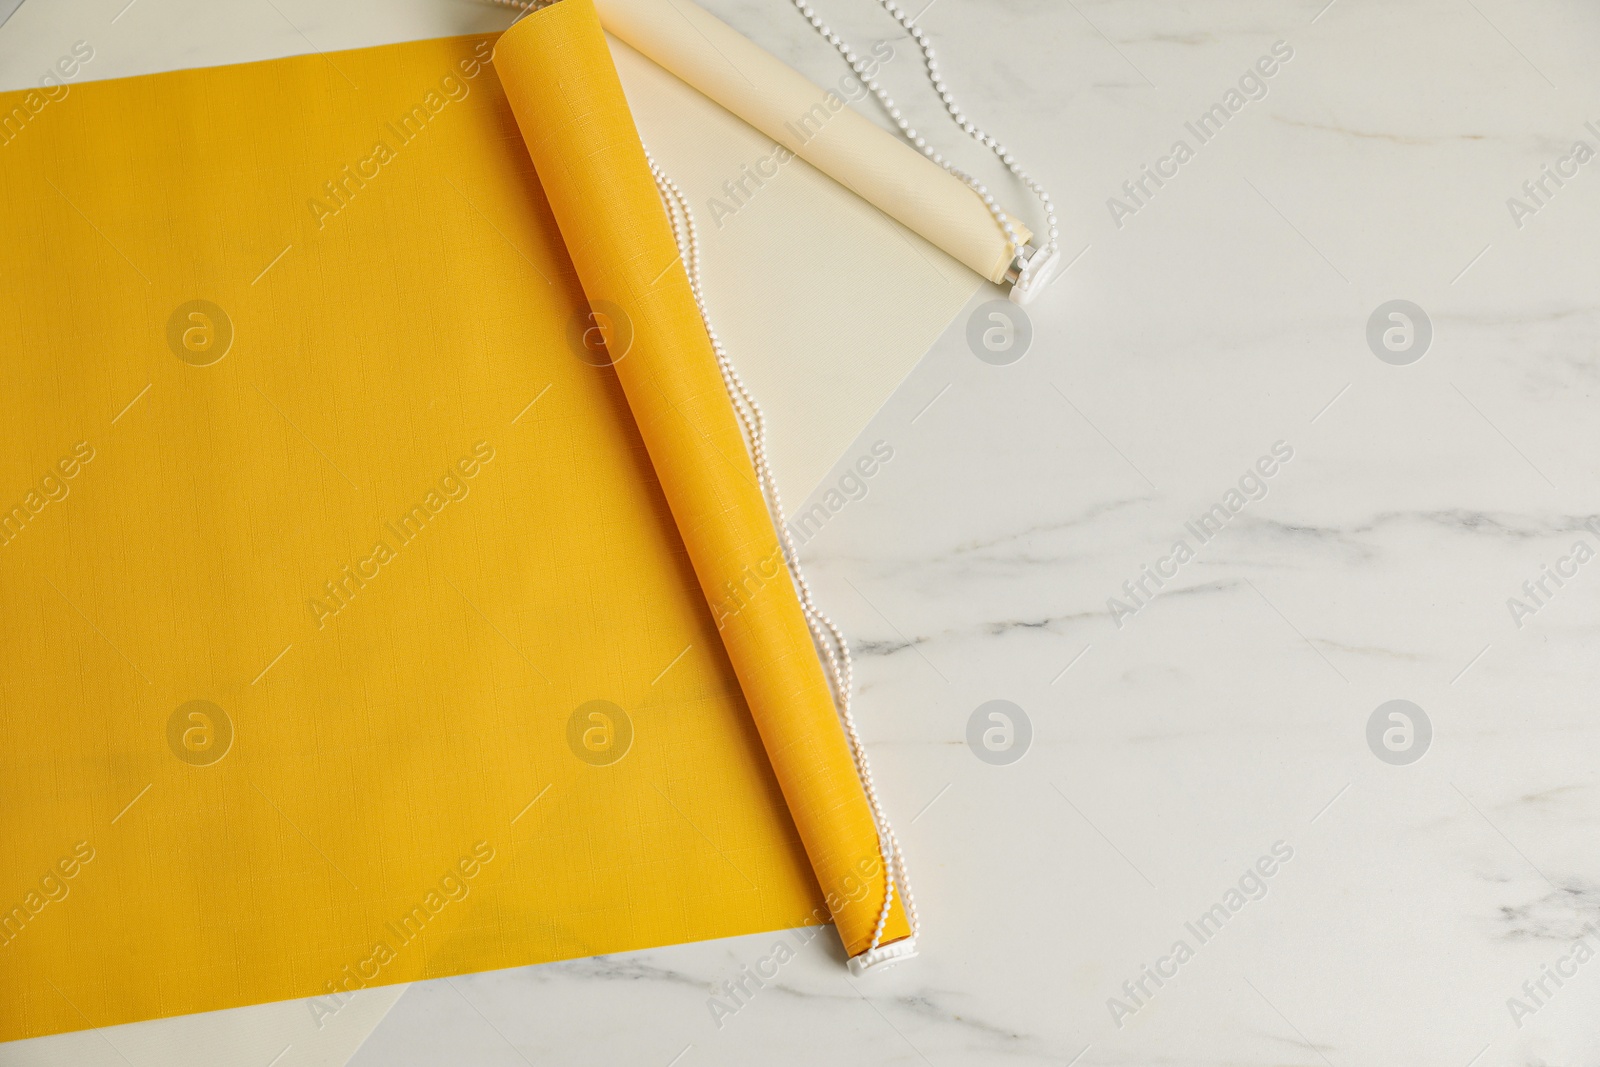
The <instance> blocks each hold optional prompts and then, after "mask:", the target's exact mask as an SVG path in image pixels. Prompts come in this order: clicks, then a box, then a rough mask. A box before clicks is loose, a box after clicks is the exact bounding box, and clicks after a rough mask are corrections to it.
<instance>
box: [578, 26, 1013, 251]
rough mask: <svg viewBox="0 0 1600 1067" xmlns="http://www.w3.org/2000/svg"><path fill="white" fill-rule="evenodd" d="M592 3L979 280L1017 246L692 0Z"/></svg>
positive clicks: (917, 164) (934, 169)
mask: <svg viewBox="0 0 1600 1067" xmlns="http://www.w3.org/2000/svg"><path fill="white" fill-rule="evenodd" d="M594 4H595V7H596V8H597V9H598V10H599V12H600V21H601V22H602V23H603V24H604V25H605V28H606V29H607V30H609V31H611V32H612V33H614V34H616V35H617V36H618V37H619V38H621V39H622V40H624V41H626V42H627V43H628V44H630V45H632V46H633V47H634V48H637V49H638V50H639V51H640V52H642V53H643V54H644V55H646V56H648V57H650V59H652V60H654V61H655V62H656V63H659V64H660V65H661V66H663V67H665V68H666V69H667V70H669V71H671V72H672V73H673V74H675V75H677V76H678V77H679V78H681V79H682V80H683V81H685V82H686V83H688V84H689V85H692V86H694V87H695V88H696V89H698V90H700V91H701V92H702V93H704V94H705V95H706V96H708V97H710V98H711V99H713V100H715V101H716V102H717V103H719V104H721V105H722V106H723V107H725V108H727V109H728V110H729V111H731V112H733V113H734V114H735V115H738V116H739V117H740V118H741V119H744V121H746V122H748V123H749V124H750V125H752V126H754V127H755V128H756V129H758V130H760V131H761V132H762V133H764V134H766V135H767V136H768V137H770V138H772V139H773V140H774V141H776V142H777V143H778V144H780V145H782V146H783V147H784V148H786V149H788V150H789V151H791V152H793V153H794V154H795V155H797V156H799V157H800V158H801V159H803V160H805V161H806V162H807V163H810V164H811V165H812V166H814V167H816V168H817V169H818V170H820V171H822V172H823V173H824V174H826V175H828V176H829V177H831V178H833V179H834V180H835V181H837V182H839V183H840V184H841V185H843V186H844V187H845V188H847V189H849V190H850V191H851V192H853V193H855V194H856V195H857V196H859V197H861V198H862V199H864V200H866V201H867V202H868V203H870V204H872V205H874V206H875V207H877V208H878V209H879V210H880V211H882V212H883V213H884V214H886V215H888V216H889V217H890V218H893V219H898V220H899V221H900V222H901V223H902V224H903V225H905V226H906V227H907V228H908V229H910V230H912V231H913V232H915V233H919V234H921V235H922V236H923V237H925V238H927V239H928V240H929V241H930V242H932V243H933V244H934V245H936V246H938V247H939V248H941V249H943V250H944V251H945V252H947V253H949V254H950V255H951V256H952V257H953V258H955V259H957V260H959V261H960V262H962V263H964V264H966V266H967V267H968V268H970V269H972V270H974V271H976V272H977V273H978V274H980V275H982V276H983V277H984V278H987V279H988V280H989V281H991V282H999V281H1001V280H1003V279H1004V278H1005V275H1006V271H1007V270H1008V269H1010V267H1011V261H1012V258H1013V253H1012V251H1011V248H1010V246H1009V245H1008V244H1007V242H1006V238H1005V234H1004V233H1002V232H1001V230H1000V227H999V225H998V224H997V223H996V222H995V220H994V216H993V215H992V214H990V212H989V209H988V208H987V207H986V206H984V203H983V200H982V199H981V198H980V197H979V196H978V194H977V193H975V192H973V191H972V190H971V189H970V188H968V186H967V185H966V183H964V182H963V181H961V179H959V178H957V177H955V176H954V175H952V174H950V173H949V172H948V171H946V170H945V169H944V168H943V167H941V166H939V165H938V164H937V163H934V162H933V161H932V160H930V159H928V158H927V157H926V156H924V155H923V154H922V153H921V152H918V151H917V150H916V149H914V148H912V147H911V146H910V145H908V144H907V143H906V142H905V141H903V140H901V139H900V138H898V137H896V136H894V135H893V134H890V133H888V132H887V131H885V130H883V129H881V128H880V127H878V126H876V125H874V124H873V123H872V122H870V121H868V120H867V119H866V118H865V117H863V116H861V115H859V114H857V113H856V112H855V111H853V110H852V109H851V108H850V106H849V105H848V103H847V102H846V101H845V100H844V99H843V98H842V97H841V96H840V95H839V94H838V93H837V92H834V91H831V90H827V89H823V88H821V87H820V86H817V85H815V84H813V83H812V82H811V81H809V80H808V79H807V78H806V77H805V76H804V75H802V74H800V73H799V72H798V71H796V70H794V69H793V68H792V67H789V66H788V65H786V64H785V63H784V62H783V61H782V60H780V59H778V58H777V57H776V56H774V55H773V54H772V53H770V52H767V51H766V50H764V49H762V48H761V47H760V46H759V45H757V44H756V43H755V42H753V41H751V40H750V39H749V38H747V37H745V36H744V35H743V34H741V33H739V31H738V30H735V29H734V28H733V27H732V26H729V25H728V24H727V23H725V22H723V21H722V20H721V19H718V18H717V17H716V16H715V15H713V14H711V13H710V12H709V11H707V10H706V9H705V8H703V7H700V6H699V5H698V4H695V3H694V2H693V0H594ZM913 55H914V53H913ZM869 58H870V57H869ZM910 62H918V63H920V62H921V59H920V57H918V58H915V59H912V60H910ZM1012 226H1013V227H1014V228H1015V230H1016V231H1017V241H1018V243H1019V244H1021V243H1023V242H1026V241H1027V240H1028V239H1029V238H1031V237H1032V236H1033V235H1032V233H1031V232H1030V231H1029V230H1028V228H1027V227H1026V226H1024V225H1022V223H1021V222H1020V221H1019V220H1017V219H1016V217H1015V216H1012Z"/></svg>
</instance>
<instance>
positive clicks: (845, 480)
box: [788, 441, 894, 545]
mask: <svg viewBox="0 0 1600 1067" xmlns="http://www.w3.org/2000/svg"><path fill="white" fill-rule="evenodd" d="M893 458H894V446H893V445H891V444H890V443H889V442H888V441H874V442H873V443H872V448H871V449H869V450H868V451H867V452H866V453H865V454H863V455H861V456H859V457H857V459H856V461H855V462H854V463H852V464H851V465H850V469H849V470H847V471H845V472H844V474H842V475H840V476H839V480H838V481H837V482H836V483H834V484H833V485H830V486H829V487H828V488H827V489H826V490H824V491H823V492H822V494H821V495H820V496H819V497H818V498H817V500H816V503H814V504H812V505H811V506H810V507H808V508H806V509H805V510H804V511H802V512H800V513H799V514H797V515H795V517H794V518H792V519H790V520H789V523H788V525H789V536H790V537H792V538H794V542H795V544H797V545H803V544H805V543H806V542H808V541H810V540H811V539H812V538H813V537H815V536H817V534H818V533H819V532H821V530H822V528H823V527H824V526H826V525H827V524H828V523H829V521H831V520H832V519H833V517H834V516H835V515H837V514H839V512H841V511H843V510H844V509H845V508H846V507H847V506H849V505H850V504H851V503H853V502H854V501H857V500H864V499H866V496H867V492H868V490H869V486H868V484H867V483H868V482H869V481H870V480H871V479H872V478H873V477H875V476H876V475H877V474H878V472H879V471H881V470H882V469H883V468H884V466H885V465H886V464H887V463H888V462H889V461H890V460H891V459H893Z"/></svg>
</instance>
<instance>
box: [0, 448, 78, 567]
mask: <svg viewBox="0 0 1600 1067" xmlns="http://www.w3.org/2000/svg"><path fill="white" fill-rule="evenodd" d="M94 457H95V450H94V446H93V445H91V444H90V443H89V442H88V441H79V442H78V443H77V444H75V445H73V446H72V451H71V452H70V453H68V454H67V455H65V456H62V457H61V458H60V459H58V460H56V463H55V466H53V467H50V468H48V469H46V471H45V473H44V474H43V475H42V476H41V477H40V478H39V485H38V487H37V488H34V489H30V490H28V492H27V493H25V494H24V495H23V497H22V499H21V500H20V501H19V502H18V503H16V504H14V505H12V506H11V507H10V508H9V509H8V510H6V511H4V512H0V547H9V546H10V544H11V542H13V541H15V540H16V539H17V538H18V537H20V536H22V531H23V530H25V529H27V528H28V525H29V524H30V523H33V522H36V521H37V520H38V518H39V513H40V512H42V511H43V510H44V509H45V508H47V507H49V506H50V505H51V504H54V503H58V502H59V501H62V500H65V499H66V498H67V495H68V494H69V493H71V492H72V480H73V479H74V478H76V477H77V476H78V475H79V474H81V473H82V472H83V468H84V467H86V466H88V465H89V463H90V462H91V461H92V460H93V459H94Z"/></svg>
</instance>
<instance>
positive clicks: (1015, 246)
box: [793, 0, 1060, 288]
mask: <svg viewBox="0 0 1600 1067" xmlns="http://www.w3.org/2000/svg"><path fill="white" fill-rule="evenodd" d="M793 3H794V6H795V8H796V9H797V10H798V11H799V12H800V14H801V15H802V16H804V18H805V19H806V21H807V22H809V23H811V25H812V26H813V27H814V28H815V29H816V31H817V32H818V33H819V34H821V35H822V37H823V38H824V39H825V40H826V41H827V42H828V43H829V44H831V45H833V47H834V48H835V49H836V50H837V51H838V53H839V54H840V55H841V56H843V57H844V61H845V62H846V63H848V64H850V69H851V70H854V71H855V72H856V74H857V75H859V76H860V77H861V79H862V81H863V83H864V84H865V85H866V87H867V89H868V90H869V91H870V92H871V93H872V95H874V96H876V97H877V98H878V102H879V103H880V104H882V105H883V110H884V111H885V112H886V113H887V114H888V116H889V118H890V119H891V120H892V121H893V122H894V124H895V125H896V126H897V127H899V129H900V132H901V133H902V134H903V135H904V136H905V138H906V140H908V141H910V142H911V143H912V144H913V145H915V146H916V148H917V149H918V151H920V152H921V153H922V154H923V155H925V156H927V157H928V158H929V159H931V160H933V161H934V162H935V163H937V164H939V165H940V166H941V167H943V168H944V169H945V170H947V171H949V172H950V173H951V174H954V175H955V176H956V177H957V178H960V179H961V180H962V181H964V182H966V183H967V185H968V186H969V187H970V188H971V189H972V191H973V192H975V193H977V194H978V195H979V196H980V197H982V198H983V203H984V206H985V207H987V208H988V209H989V213H990V214H991V215H993V216H994V220H995V222H996V223H998V224H999V226H1000V230H1001V232H1002V233H1004V234H1005V235H1006V241H1007V242H1008V243H1009V244H1010V246H1011V254H1012V256H1015V255H1016V254H1017V252H1018V250H1019V246H1020V245H1021V242H1020V241H1018V240H1017V231H1016V227H1014V226H1012V224H1011V220H1010V218H1008V217H1007V216H1006V213H1005V211H1004V210H1003V209H1002V208H1001V207H1000V206H999V205H998V204H997V203H996V202H995V198H994V195H993V194H992V193H990V192H989V190H988V188H987V187H986V186H985V185H984V184H983V183H982V182H980V181H978V180H977V179H976V178H974V177H973V176H972V175H970V174H968V173H967V172H966V171H964V170H962V169H961V168H959V167H957V166H956V165H955V164H954V163H951V162H950V161H949V160H948V159H946V158H945V157H944V156H943V155H942V154H940V152H939V151H938V150H937V149H935V148H934V147H933V146H932V145H931V144H929V143H928V139H927V138H926V137H924V136H923V135H922V134H920V133H918V132H917V130H916V129H915V128H914V127H913V126H912V125H911V123H910V121H909V120H907V119H906V118H905V117H904V116H903V115H901V114H900V108H899V107H898V106H897V105H896V104H895V102H894V100H893V99H892V98H891V97H890V96H889V93H888V92H887V91H886V90H885V89H884V88H883V86H881V85H879V84H878V80H877V79H876V78H871V77H868V76H867V73H866V72H867V66H868V64H867V62H866V60H864V59H862V58H861V57H860V56H859V55H857V54H856V52H855V50H854V49H852V48H851V47H850V45H849V44H847V43H846V42H845V41H844V39H843V38H841V37H840V36H839V35H838V34H837V33H834V32H833V30H832V29H831V28H830V27H829V26H828V24H827V23H825V22H823V21H822V18H821V16H819V15H818V14H817V13H816V11H815V10H813V9H812V7H811V3H810V0H793ZM878 3H879V4H880V5H881V6H882V7H883V9H884V10H885V11H887V12H888V13H889V14H890V15H891V16H893V17H894V19H895V21H896V22H898V23H900V25H902V26H904V27H905V28H906V31H907V32H908V33H910V34H911V39H912V40H914V41H916V42H917V45H918V46H919V47H920V48H921V49H922V61H923V63H924V65H926V67H927V70H928V80H929V81H931V82H932V83H933V89H934V92H936V93H938V94H939V99H940V100H942V101H944V106H945V110H947V111H949V112H950V118H951V120H952V121H953V122H954V123H955V124H956V125H957V126H959V127H961V128H962V129H963V130H965V131H966V132H967V133H968V134H969V135H970V136H971V137H972V139H973V140H974V141H977V142H978V143H979V144H981V145H983V146H984V147H985V148H988V149H989V150H990V151H992V152H993V153H994V154H995V155H996V156H997V157H998V158H999V160H1000V162H1001V163H1004V164H1005V166H1006V169H1007V170H1009V171H1010V172H1011V173H1012V174H1014V175H1016V177H1017V178H1018V180H1020V181H1021V182H1022V183H1023V184H1024V185H1026V186H1027V187H1028V190H1029V191H1030V192H1032V193H1033V195H1034V196H1036V197H1038V198H1039V203H1040V205H1041V206H1042V207H1043V208H1044V218H1045V233H1044V238H1045V240H1044V244H1043V246H1042V247H1041V248H1040V249H1039V251H1038V253H1037V254H1036V255H1034V256H1033V257H1031V258H1030V259H1029V260H1028V262H1026V263H1024V264H1023V265H1022V269H1021V273H1020V275H1019V277H1018V279H1017V284H1018V285H1019V286H1021V287H1023V288H1026V287H1027V281H1028V276H1029V272H1030V271H1031V269H1032V265H1033V264H1034V263H1044V262H1046V261H1048V259H1049V258H1050V257H1051V256H1053V255H1054V254H1055V251H1056V238H1057V237H1058V236H1059V235H1060V233H1059V231H1058V229H1057V228H1056V209H1055V204H1054V203H1053V202H1052V201H1051V199H1050V194H1049V193H1047V192H1046V191H1045V189H1044V186H1042V185H1040V184H1039V183H1038V182H1036V181H1034V180H1033V178H1031V177H1030V176H1029V175H1028V172H1027V171H1025V170H1023V169H1022V166H1021V165H1020V164H1019V163H1018V162H1017V161H1016V159H1015V158H1014V157H1013V156H1012V154H1011V150H1010V149H1008V148H1006V146H1005V145H1003V144H1001V143H1000V142H999V141H997V140H996V139H995V138H993V137H991V136H989V135H988V134H987V133H985V132H984V131H983V130H981V129H979V128H978V125H977V124H976V123H975V122H973V121H972V120H971V119H969V118H968V117H967V116H966V115H965V114H963V113H962V111H961V108H960V107H959V106H958V105H957V104H956V99H955V96H954V95H952V94H951V92H950V89H949V87H948V86H947V85H946V84H945V81H944V77H943V75H941V74H940V73H939V60H938V58H937V57H936V56H935V55H934V51H933V42H931V41H930V40H929V39H928V35H927V34H925V33H923V32H922V29H921V27H919V26H917V25H915V21H916V16H912V15H907V14H906V13H905V10H904V9H903V8H901V6H900V5H899V4H898V3H896V0H878Z"/></svg>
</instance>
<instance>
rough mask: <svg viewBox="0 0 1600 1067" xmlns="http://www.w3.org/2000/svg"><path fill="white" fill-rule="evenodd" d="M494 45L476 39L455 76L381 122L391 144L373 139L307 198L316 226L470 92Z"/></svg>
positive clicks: (340, 208)
mask: <svg viewBox="0 0 1600 1067" xmlns="http://www.w3.org/2000/svg"><path fill="white" fill-rule="evenodd" d="M493 55H494V52H493V48H492V46H491V45H490V43H489V42H488V41H479V42H478V44H477V47H476V48H474V49H473V52H472V55H470V56H468V57H466V58H465V59H462V60H461V61H460V62H459V63H457V64H456V69H457V70H459V71H460V72H461V76H460V77H457V76H456V74H455V73H454V72H451V73H449V74H446V75H445V76H444V77H442V78H440V79H439V87H438V88H437V89H429V90H428V91H427V93H426V94H424V95H423V97H422V101H421V103H418V104H414V105H413V106H412V107H411V109H410V110H409V111H407V112H406V113H405V114H404V115H401V116H400V117H399V119H398V120H396V121H397V122H398V123H399V125H398V126H396V124H395V123H394V122H386V123H384V128H385V129H386V130H387V131H388V134H389V136H392V137H393V138H394V141H395V143H394V145H392V146H391V145H390V144H389V140H388V138H387V137H385V136H379V137H378V139H377V140H376V141H374V142H373V145H372V150H371V151H370V152H368V153H367V154H366V155H365V156H364V157H362V158H361V159H358V160H357V161H356V162H355V163H354V165H351V164H348V163H347V164H345V166H344V167H343V168H342V169H341V170H340V172H339V177H337V178H334V179H332V180H331V181H325V182H323V183H322V193H321V194H318V195H317V196H313V197H311V198H310V199H308V200H307V201H306V207H307V208H309V209H310V211H311V216H312V218H314V219H316V220H317V229H319V230H320V229H323V228H324V227H325V226H327V224H328V219H330V218H332V217H333V216H335V215H338V214H339V213H340V212H341V211H343V210H344V209H345V208H347V207H349V206H350V203H351V202H352V201H353V200H355V198H356V197H357V196H358V195H359V194H360V193H361V191H362V190H363V189H365V188H366V187H367V183H368V182H370V181H373V180H375V179H376V178H377V177H378V175H380V174H382V173H383V168H384V167H385V166H387V165H388V164H390V163H393V162H394V161H395V160H396V159H398V158H399V155H400V149H402V148H404V147H405V146H406V145H408V144H410V143H411V142H412V141H414V140H416V139H417V138H418V137H420V136H421V135H422V131H423V130H425V129H426V128H427V126H428V123H430V122H432V121H433V120H434V119H436V118H438V117H439V113H440V112H442V111H443V110H444V109H445V108H446V107H447V106H448V105H449V104H450V103H451V102H452V101H454V102H456V103H460V102H461V101H463V100H465V99H466V98H467V97H468V96H469V95H470V94H471V92H472V85H471V82H472V79H474V78H476V77H477V76H478V75H479V74H480V73H481V72H482V70H483V68H484V67H485V66H487V65H488V64H489V62H490V60H491V59H492V58H493Z"/></svg>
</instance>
